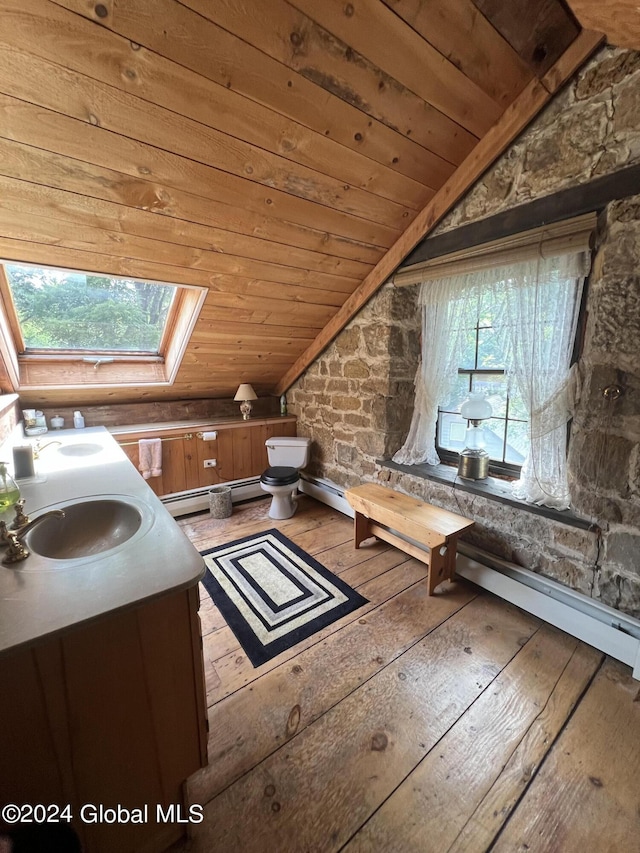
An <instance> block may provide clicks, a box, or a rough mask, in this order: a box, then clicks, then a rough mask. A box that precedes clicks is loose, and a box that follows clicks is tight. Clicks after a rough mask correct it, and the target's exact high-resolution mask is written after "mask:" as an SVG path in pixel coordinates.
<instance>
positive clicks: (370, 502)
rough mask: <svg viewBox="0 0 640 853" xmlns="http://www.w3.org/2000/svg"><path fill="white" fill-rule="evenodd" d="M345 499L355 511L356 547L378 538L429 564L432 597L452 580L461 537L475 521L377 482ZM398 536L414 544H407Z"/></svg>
mask: <svg viewBox="0 0 640 853" xmlns="http://www.w3.org/2000/svg"><path fill="white" fill-rule="evenodd" d="M345 498H346V499H347V500H348V501H349V504H350V505H351V507H352V508H353V509H354V510H355V512H356V515H355V524H354V536H355V542H354V544H355V547H356V548H359V547H360V543H361V542H364V540H365V539H369V538H370V537H372V536H376V537H377V538H378V539H383V540H384V541H385V542H389V544H391V545H394V546H395V547H396V548H399V549H400V550H401V551H405V552H406V553H407V554H411V556H412V557H415V558H416V559H418V560H421V561H422V562H423V563H426V564H427V565H428V567H429V573H428V576H427V589H428V593H429V595H431V593H432V592H433V590H434V589H435V588H436V586H437V585H438V584H439V583H441V582H442V581H444V580H447V579H449V580H452V579H453V575H454V573H455V570H456V548H457V544H458V536H459V535H460V534H461V533H462V532H463V530H468V529H469V528H470V527H473V524H474V522H473V521H471V520H470V519H468V518H464V517H463V516H462V515H456V514H455V513H453V512H448V511H447V510H446V509H439V507H436V506H431V504H427V503H424V501H421V500H419V499H418V498H412V497H409V495H403V494H402V493H401V492H395V491H394V490H393V489H389V488H387V487H386V486H381V485H379V484H378V483H365V484H364V485H363V486H356V487H355V488H354V489H349V491H347V492H345ZM398 534H402V535H403V536H408V537H409V538H410V539H411V540H413V541H411V542H407V541H406V540H405V539H403V538H402V536H399V535H398ZM414 543H415V544H414Z"/></svg>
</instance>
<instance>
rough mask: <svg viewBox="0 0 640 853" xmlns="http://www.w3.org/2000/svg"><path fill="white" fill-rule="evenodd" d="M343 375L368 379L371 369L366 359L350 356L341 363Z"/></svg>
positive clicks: (349, 377) (350, 377) (348, 377)
mask: <svg viewBox="0 0 640 853" xmlns="http://www.w3.org/2000/svg"><path fill="white" fill-rule="evenodd" d="M342 372H343V376H345V377H346V378H347V379H368V378H369V376H370V375H371V370H370V369H369V365H368V364H367V362H366V361H363V360H362V359H361V358H352V359H350V360H349V361H345V362H344V364H343V365H342Z"/></svg>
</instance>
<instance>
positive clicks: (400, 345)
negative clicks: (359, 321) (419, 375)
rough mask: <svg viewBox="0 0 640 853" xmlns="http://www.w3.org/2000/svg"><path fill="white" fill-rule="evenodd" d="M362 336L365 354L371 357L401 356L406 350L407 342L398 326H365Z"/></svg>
mask: <svg viewBox="0 0 640 853" xmlns="http://www.w3.org/2000/svg"><path fill="white" fill-rule="evenodd" d="M362 337H363V340H364V346H365V350H366V352H367V355H368V356H371V357H373V358H375V357H381V356H384V357H385V358H388V357H389V356H391V357H392V358H394V357H402V356H403V355H404V354H405V352H406V348H407V342H406V340H405V338H404V335H403V334H402V329H401V328H399V327H398V326H383V325H380V324H379V325H375V326H367V327H365V328H363V329H362Z"/></svg>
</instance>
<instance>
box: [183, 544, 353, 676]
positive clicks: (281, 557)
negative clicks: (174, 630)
mask: <svg viewBox="0 0 640 853" xmlns="http://www.w3.org/2000/svg"><path fill="white" fill-rule="evenodd" d="M200 553H201V554H202V556H203V557H204V561H205V563H206V566H207V571H206V572H205V576H204V578H203V580H202V583H203V584H204V586H205V588H206V590H207V592H208V593H209V595H210V596H211V598H212V599H213V602H214V604H215V605H216V607H218V609H219V610H220V612H221V613H222V615H223V616H224V618H225V619H226V621H227V624H228V625H229V627H230V628H231V630H232V631H233V633H234V634H235V636H236V639H237V640H238V642H239V643H240V645H241V646H242V648H243V649H244V651H245V653H246V655H247V657H248V658H249V660H250V661H251V663H252V664H253V665H254V666H260V664H262V663H265V662H266V661H268V660H271V658H274V657H275V656H276V655H279V654H280V653H281V652H283V651H285V650H286V649H289V648H291V646H294V645H296V643H299V642H301V641H302V640H306V639H307V637H311V636H312V635H313V634H315V633H316V631H320V630H322V628H325V627H326V626H327V625H331V623H332V622H335V621H337V620H338V619H340V618H341V617H342V616H345V615H346V614H347V613H351V612H352V611H354V610H357V608H358V607H362V605H363V604H366V603H367V599H366V598H363V597H362V596H361V595H360V594H359V593H357V592H355V590H353V589H351V587H350V586H349V585H348V584H346V583H344V581H341V580H340V578H339V577H336V575H334V574H333V573H332V572H330V571H329V570H328V569H326V568H325V567H324V566H322V565H321V564H320V563H319V562H318V561H317V560H315V559H314V558H313V557H312V556H311V555H310V554H307V553H306V552H305V551H303V550H302V549H301V548H299V547H298V546H297V545H295V544H294V543H293V542H292V541H291V540H290V539H287V537H286V536H283V535H282V533H280V532H279V531H278V530H275V529H272V530H266V531H264V532H263V533H258V534H254V535H252V536H245V537H244V538H243V539H237V540H236V541H235V542H227V543H226V544H225V545H218V546H216V547H215V548H208V549H207V550H205V551H201V552H200Z"/></svg>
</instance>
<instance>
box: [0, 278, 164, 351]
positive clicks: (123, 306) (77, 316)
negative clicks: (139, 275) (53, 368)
mask: <svg viewBox="0 0 640 853" xmlns="http://www.w3.org/2000/svg"><path fill="white" fill-rule="evenodd" d="M4 268H5V272H6V274H7V280H8V282H9V286H10V288H11V293H12V296H13V301H14V304H15V308H16V313H17V316H18V320H19V323H20V329H21V332H22V336H23V339H24V344H25V352H30V351H42V350H45V351H56V350H89V351H107V352H109V351H111V352H120V353H121V352H135V353H144V354H153V355H157V354H158V352H159V347H160V342H161V339H162V335H163V332H164V328H165V324H166V321H167V317H168V315H169V310H170V308H171V304H172V301H173V299H174V298H175V294H176V291H177V289H178V288H177V287H175V286H174V285H163V284H155V283H149V282H143V281H136V280H135V279H122V278H111V277H109V276H101V275H92V274H90V273H86V274H85V273H80V272H68V271H64V270H56V269H48V268H45V267H32V266H23V265H18V264H6V265H5V267H4Z"/></svg>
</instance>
